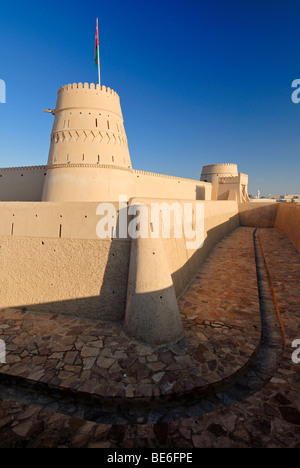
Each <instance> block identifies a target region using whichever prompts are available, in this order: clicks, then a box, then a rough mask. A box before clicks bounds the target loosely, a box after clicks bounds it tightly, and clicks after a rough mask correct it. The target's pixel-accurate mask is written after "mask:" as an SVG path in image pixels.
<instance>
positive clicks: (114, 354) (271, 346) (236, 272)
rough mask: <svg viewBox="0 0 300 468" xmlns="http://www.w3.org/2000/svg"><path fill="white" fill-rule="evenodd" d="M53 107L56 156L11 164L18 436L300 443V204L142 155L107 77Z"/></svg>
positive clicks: (6, 434)
mask: <svg viewBox="0 0 300 468" xmlns="http://www.w3.org/2000/svg"><path fill="white" fill-rule="evenodd" d="M46 112H49V113H50V114H52V115H53V117H54V122H53V130H52V133H51V139H50V150H49V157H48V161H47V165H43V166H34V167H13V168H3V169H0V200H1V201H0V258H1V269H0V289H1V295H0V309H1V310H0V346H1V356H0V361H1V362H0V384H1V399H0V414H1V416H0V423H1V424H0V445H1V446H20V447H21V446H22V447H23V446H24V447H25V446H28V447H30V446H33V447H35V446H37V447H57V446H67V447H90V446H93V447H95V446H97V447H99V448H101V447H104V448H105V447H106V448H107V447H110V448H115V447H124V448H134V447H172V448H174V447H178V448H184V449H187V448H189V447H205V446H216V447H218V446H220V447H222V446H228V447H231V446H236V447H239V446H241V447H245V446H246V447H248V446H250V447H251V446H253V445H254V446H271V447H274V446H287V445H290V446H297V444H298V445H299V443H298V440H299V421H300V419H299V411H298V409H297V404H298V403H299V398H298V395H299V391H298V390H299V388H298V387H299V382H298V381H299V379H298V380H297V372H298V373H299V371H298V369H299V365H298V367H297V368H295V364H294V362H296V361H292V360H291V356H292V352H293V350H292V349H291V346H292V345H291V343H295V341H294V340H296V339H297V338H299V336H298V335H297V333H298V332H297V330H299V328H297V327H298V323H299V320H298V321H297V318H298V317H299V304H300V296H299V291H300V287H299V285H300V278H299V264H300V224H299V222H300V216H299V214H300V211H299V210H300V206H299V205H298V204H296V203H288V204H282V203H271V202H266V203H263V202H262V203H255V202H254V203H253V202H251V201H250V200H249V197H248V193H247V185H248V176H247V175H245V174H243V173H239V172H238V168H237V165H236V164H232V163H230V164H229V163H224V164H212V165H205V166H203V168H202V172H201V175H200V170H201V168H200V167H199V180H192V179H186V178H180V177H175V176H171V175H164V174H155V173H150V172H146V171H141V170H136V169H133V168H132V164H131V158H130V153H129V149H128V142H127V137H126V132H125V128H124V122H123V116H122V111H121V106H120V100H119V96H118V95H117V94H116V93H115V92H114V91H113V90H111V89H110V88H106V87H105V86H102V87H100V86H99V85H97V86H95V85H93V84H91V85H89V84H87V83H85V84H81V83H79V84H73V85H67V86H63V87H62V88H60V89H59V90H58V96H57V103H56V107H55V108H54V109H52V110H49V111H46ZM184 157H185V158H188V154H185V155H184ZM153 205H155V206H158V209H159V215H158V219H159V220H160V222H161V224H160V226H159V231H155V226H154V224H153V219H152V218H151V216H150V215H151V214H152V208H153ZM186 206H188V208H189V216H188V217H185V216H178V213H179V214H182V213H185V211H184V210H185V208H186ZM167 208H168V209H167ZM175 208H176V209H177V210H178V211H177V212H175V211H176V210H175ZM106 211H107V212H111V213H112V214H111V219H110V221H107V220H106V218H105V216H106ZM166 213H167V215H168V216H165V214H166ZM199 214H200V217H199ZM135 215H138V216H136V217H134V216H135ZM107 219H108V218H107ZM199 219H200V220H201V223H200V224H199ZM124 220H125V226H124ZM137 220H138V221H137ZM134 221H135V224H134ZM105 223H106V224H105ZM104 225H105V226H106V225H107V226H106V227H107V236H103V237H101V236H100V235H99V226H102V227H103V226H104ZM132 226H134V229H133V228H132ZM199 229H200V231H201V232H200V241H199V238H198V237H197V236H198V234H199V232H198V231H199ZM142 230H143V231H144V232H146V234H148V235H145V236H142V235H140V234H141V231H142ZM167 231H169V233H170V235H165V234H164V233H165V232H167ZM178 233H181V235H178ZM191 233H192V235H194V236H195V238H196V241H197V242H193V238H192V237H191V235H190V234H191ZM154 234H155V235H154ZM294 352H296V353H297V350H296V351H294ZM296 357H297V355H296ZM245 422H246V423H245Z"/></svg>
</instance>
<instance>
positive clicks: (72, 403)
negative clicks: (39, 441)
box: [0, 229, 285, 424]
mask: <svg viewBox="0 0 300 468" xmlns="http://www.w3.org/2000/svg"><path fill="white" fill-rule="evenodd" d="M253 242H254V252H255V262H256V272H257V284H258V293H259V302H260V311H261V321H262V336H261V345H260V348H259V350H258V352H257V354H256V355H254V356H253V361H252V363H251V365H250V367H248V368H247V369H242V370H241V372H240V373H237V375H236V381H235V383H232V380H230V382H229V381H228V382H224V381H223V382H222V387H219V388H213V389H211V393H208V394H203V393H200V392H192V393H190V394H183V395H182V396H180V397H179V398H178V397H176V399H173V400H172V399H170V398H168V399H166V400H165V401H164V400H160V401H158V400H156V399H153V400H148V401H147V404H145V403H144V402H143V401H142V399H140V400H139V399H135V400H136V401H134V405H132V406H130V407H129V406H128V405H127V404H126V400H124V399H123V400H120V402H117V401H114V403H113V404H111V402H112V399H111V400H109V399H108V400H103V399H102V400H95V399H93V398H91V399H89V398H86V397H84V398H83V397H82V395H80V394H75V393H72V392H69V391H63V392H62V391H60V390H56V389H49V387H47V386H46V385H45V386H39V385H36V386H35V385H34V386H32V387H27V386H25V385H24V384H23V383H22V382H21V381H19V380H18V379H15V378H10V377H9V376H1V378H0V392H1V398H7V399H11V400H16V401H19V402H22V403H25V404H28V405H32V406H38V407H42V408H44V409H47V410H49V411H53V412H58V413H62V414H66V415H69V416H75V417H80V418H83V419H85V420H88V421H94V422H97V423H99V424H100V423H101V424H146V423H149V424H153V423H157V422H168V421H172V420H177V419H184V418H189V417H193V416H201V415H203V414H206V413H208V412H211V411H214V410H217V409H221V408H224V407H227V406H228V405H231V404H235V403H238V402H239V401H241V400H243V399H245V398H247V397H249V396H251V395H253V394H255V393H257V392H258V391H259V390H260V389H261V388H262V387H264V386H265V385H266V384H267V383H268V382H269V381H270V379H271V378H272V376H273V375H274V374H275V372H276V370H277V368H278V365H279V362H280V360H281V357H282V353H283V349H284V345H285V341H284V330H283V327H282V322H281V319H280V313H279V311H278V307H277V302H276V297H275V293H274V289H273V285H272V280H271V277H270V274H269V271H268V266H267V263H266V260H265V257H264V253H263V246H262V244H261V241H260V237H259V230H258V229H256V230H255V231H254V233H253ZM250 280H252V279H250Z"/></svg>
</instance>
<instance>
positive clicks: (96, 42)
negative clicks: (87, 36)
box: [95, 18, 99, 68]
mask: <svg viewBox="0 0 300 468" xmlns="http://www.w3.org/2000/svg"><path fill="white" fill-rule="evenodd" d="M98 65H99V32H98V18H97V20H96V39H95V67H96V68H97V67H98Z"/></svg>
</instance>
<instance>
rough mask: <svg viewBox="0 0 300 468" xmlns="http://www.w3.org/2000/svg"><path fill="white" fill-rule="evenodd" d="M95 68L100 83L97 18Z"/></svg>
mask: <svg viewBox="0 0 300 468" xmlns="http://www.w3.org/2000/svg"><path fill="white" fill-rule="evenodd" d="M95 67H96V68H97V67H98V78H99V85H100V86H101V83H100V57H99V29H98V18H97V20H96V38H95Z"/></svg>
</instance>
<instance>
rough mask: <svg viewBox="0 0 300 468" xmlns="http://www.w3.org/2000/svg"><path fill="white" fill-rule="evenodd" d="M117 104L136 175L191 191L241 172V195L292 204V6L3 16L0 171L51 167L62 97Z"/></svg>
mask: <svg viewBox="0 0 300 468" xmlns="http://www.w3.org/2000/svg"><path fill="white" fill-rule="evenodd" d="M97 16H98V17H99V34H100V56H101V77H102V84H104V85H106V86H109V87H111V88H113V89H114V90H115V91H116V92H117V93H118V94H119V95H120V98H121V106H122V110H123V116H124V123H125V129H126V132H127V137H128V141H129V150H130V154H131V159H132V164H133V167H134V168H135V169H143V170H148V171H152V172H159V173H166V174H171V175H177V176H182V177H189V178H195V179H199V177H200V172H201V167H202V165H204V164H212V163H219V162H231V163H237V164H238V167H239V170H240V172H244V173H247V174H249V193H251V194H253V195H255V194H256V192H257V190H258V189H259V190H260V191H261V194H262V195H268V194H269V193H271V194H273V195H280V194H285V193H295V194H297V193H300V157H299V155H300V104H298V105H297V104H294V103H293V102H292V100H291V94H292V91H293V89H292V88H291V83H292V81H293V80H294V79H300V1H299V0H272V1H271V0H242V1H241V0H240V1H238V0H209V1H208V0H206V1H204V0H172V1H171V0H151V1H145V0H143V1H141V0H109V1H102V0H98V1H92V0H86V1H85V2H74V1H72V2H71V1H57V0H53V1H51V2H47V1H43V2H41V1H30V0H29V1H26V2H25V1H20V0H15V1H13V2H12V1H11V0H10V1H7V0H1V4H0V79H3V80H5V82H6V91H7V103H6V104H0V166H1V167H8V166H21V165H40V164H41V165H43V164H46V162H47V157H48V149H49V142H50V133H51V128H52V123H53V116H52V115H51V114H44V113H43V112H42V110H43V109H48V108H53V107H55V103H56V92H57V89H58V88H59V87H60V86H63V85H65V84H68V83H74V82H77V83H78V82H94V83H96V82H97V79H98V76H97V70H96V68H95V65H94V47H95V22H96V17H97Z"/></svg>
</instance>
